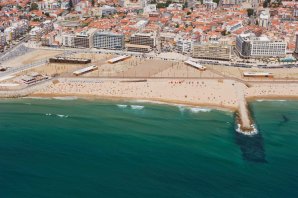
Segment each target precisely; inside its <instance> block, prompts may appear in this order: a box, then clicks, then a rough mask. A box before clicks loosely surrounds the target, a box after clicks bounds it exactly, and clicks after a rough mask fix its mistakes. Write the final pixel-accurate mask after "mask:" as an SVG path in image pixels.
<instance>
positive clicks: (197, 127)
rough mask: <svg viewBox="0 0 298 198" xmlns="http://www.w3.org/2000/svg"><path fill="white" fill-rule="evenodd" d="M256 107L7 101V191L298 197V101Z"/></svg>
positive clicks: (3, 154) (2, 140)
mask: <svg viewBox="0 0 298 198" xmlns="http://www.w3.org/2000/svg"><path fill="white" fill-rule="evenodd" d="M118 104H122V105H118ZM125 105H128V106H125ZM131 105H138V106H131ZM142 106H143V107H142ZM250 106H251V109H252V112H253V117H254V119H255V121H256V123H257V127H258V129H259V131H260V132H259V134H258V135H255V136H253V137H249V136H244V135H241V134H239V133H237V132H235V130H234V126H235V123H234V115H233V114H232V113H229V112H223V111H217V110H211V111H207V110H206V109H203V110H200V109H198V108H192V109H191V108H186V107H184V108H183V107H178V106H169V105H158V104H149V103H137V102H119V101H118V102H116V101H115V102H107V101H83V100H71V101H63V100H53V99H52V100H43V99H16V100H0V197H1V198H6V197H8V198H14V197H22V198H26V197H30V198H31V197H34V198H35V197H37V198H42V197H51V198H52V197H55V198H59V197H63V198H64V197H72V198H73V197H104V198H105V197H108V198H109V197H111V198H118V197H119V198H120V197H121V198H122V197H127V198H131V197H138V198H139V197H143V198H147V197H155V198H159V197H161V198H163V197H169V198H175V197H179V198H180V197H183V198H185V197H186V198H187V197H298V102H294V101H286V102H285V101H276V102H254V103H252V104H251V105H250Z"/></svg>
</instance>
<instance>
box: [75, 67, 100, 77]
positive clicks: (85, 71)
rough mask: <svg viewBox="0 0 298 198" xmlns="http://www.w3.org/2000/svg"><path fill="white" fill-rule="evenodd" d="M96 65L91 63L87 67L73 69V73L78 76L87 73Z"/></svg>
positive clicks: (94, 68) (95, 68)
mask: <svg viewBox="0 0 298 198" xmlns="http://www.w3.org/2000/svg"><path fill="white" fill-rule="evenodd" d="M97 69H98V67H97V66H96V65H91V66H89V67H85V68H83V69H79V70H77V71H74V72H73V74H74V75H75V76H79V75H82V74H85V73H88V72H91V71H94V70H97Z"/></svg>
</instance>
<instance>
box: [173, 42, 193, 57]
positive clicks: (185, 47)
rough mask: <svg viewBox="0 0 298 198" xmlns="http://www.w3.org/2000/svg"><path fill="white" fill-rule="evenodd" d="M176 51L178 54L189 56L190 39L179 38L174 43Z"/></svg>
mask: <svg viewBox="0 0 298 198" xmlns="http://www.w3.org/2000/svg"><path fill="white" fill-rule="evenodd" d="M176 49H177V52H178V53H181V54H189V53H190V52H191V49H192V40H191V39H190V38H188V39H184V38H179V39H178V40H177V41H176Z"/></svg>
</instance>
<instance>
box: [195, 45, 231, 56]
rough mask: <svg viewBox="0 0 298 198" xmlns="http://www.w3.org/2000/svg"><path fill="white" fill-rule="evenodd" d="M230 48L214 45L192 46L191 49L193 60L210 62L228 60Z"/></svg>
mask: <svg viewBox="0 0 298 198" xmlns="http://www.w3.org/2000/svg"><path fill="white" fill-rule="evenodd" d="M231 53H232V50H231V46H229V45H221V44H214V43H207V44H194V45H193V49H192V57H193V58H201V59H211V60H230V59H231Z"/></svg>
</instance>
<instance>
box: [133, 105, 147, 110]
mask: <svg viewBox="0 0 298 198" xmlns="http://www.w3.org/2000/svg"><path fill="white" fill-rule="evenodd" d="M130 107H131V108H132V109H135V110H141V109H144V106H141V105H130Z"/></svg>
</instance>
